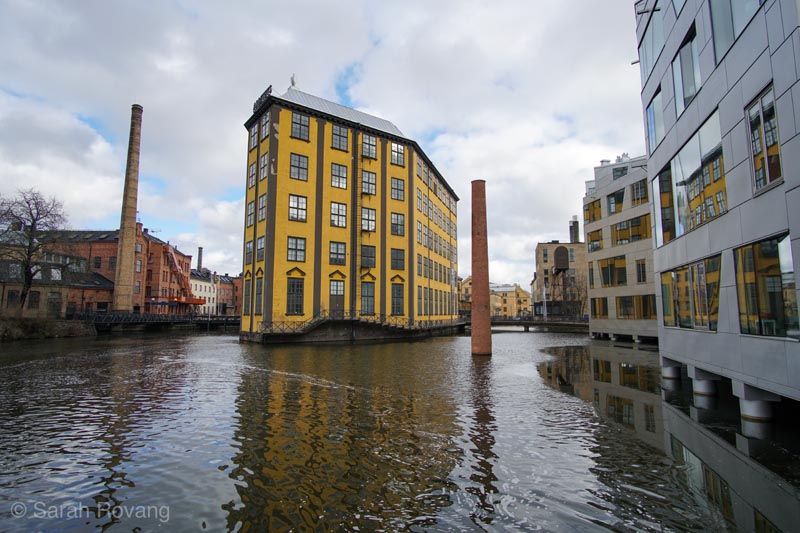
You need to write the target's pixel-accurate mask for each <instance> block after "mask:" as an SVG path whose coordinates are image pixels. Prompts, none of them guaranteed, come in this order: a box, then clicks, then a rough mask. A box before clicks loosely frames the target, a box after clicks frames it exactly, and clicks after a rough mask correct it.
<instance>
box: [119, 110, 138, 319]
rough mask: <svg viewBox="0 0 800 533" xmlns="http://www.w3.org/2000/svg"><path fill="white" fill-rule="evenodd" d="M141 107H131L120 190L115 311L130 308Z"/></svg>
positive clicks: (124, 310)
mask: <svg viewBox="0 0 800 533" xmlns="http://www.w3.org/2000/svg"><path fill="white" fill-rule="evenodd" d="M142 111H143V110H142V106H140V105H139V104H133V106H131V132H130V137H129V138H128V163H127V167H126V169H125V187H124V188H123V190H122V213H121V214H120V222H119V240H118V244H117V271H116V272H115V273H114V300H113V304H112V309H113V311H114V312H117V313H130V312H131V311H133V263H134V260H135V257H136V250H135V248H136V208H137V199H138V194H139V148H140V145H141V140H142Z"/></svg>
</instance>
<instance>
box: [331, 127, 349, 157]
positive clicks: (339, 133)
mask: <svg viewBox="0 0 800 533" xmlns="http://www.w3.org/2000/svg"><path fill="white" fill-rule="evenodd" d="M332 141H333V143H332V144H331V147H332V148H335V149H337V150H344V151H345V152H346V151H347V128H345V127H344V126H337V125H336V124H334V125H333V136H332Z"/></svg>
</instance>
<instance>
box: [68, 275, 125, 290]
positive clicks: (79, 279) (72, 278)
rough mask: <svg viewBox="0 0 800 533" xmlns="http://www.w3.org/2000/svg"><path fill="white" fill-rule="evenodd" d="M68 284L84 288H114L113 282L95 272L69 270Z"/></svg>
mask: <svg viewBox="0 0 800 533" xmlns="http://www.w3.org/2000/svg"><path fill="white" fill-rule="evenodd" d="M69 286H70V287H78V288H86V289H109V290H112V289H113V288H114V282H113V281H111V280H110V279H108V278H107V277H105V276H103V275H101V274H98V273H97V272H70V273H69Z"/></svg>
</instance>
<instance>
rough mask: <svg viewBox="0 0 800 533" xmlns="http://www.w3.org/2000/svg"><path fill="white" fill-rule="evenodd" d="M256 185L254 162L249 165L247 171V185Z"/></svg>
mask: <svg viewBox="0 0 800 533" xmlns="http://www.w3.org/2000/svg"><path fill="white" fill-rule="evenodd" d="M255 185H256V164H255V163H253V164H252V165H250V167H249V168H248V171H247V187H248V188H250V187H255Z"/></svg>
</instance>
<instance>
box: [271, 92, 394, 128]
mask: <svg viewBox="0 0 800 533" xmlns="http://www.w3.org/2000/svg"><path fill="white" fill-rule="evenodd" d="M278 98H280V99H281V100H286V101H287V102H292V103H295V104H298V105H301V106H304V107H308V108H311V109H314V110H316V111H320V112H322V113H325V114H327V115H333V116H335V117H339V118H341V119H344V120H347V121H349V122H355V123H356V124H362V125H364V126H366V127H368V128H372V129H375V130H379V131H382V132H385V133H389V134H390V135H395V136H397V137H403V138H405V135H403V132H402V131H400V129H399V128H398V127H397V126H395V125H394V124H392V123H391V122H389V121H388V120H385V119H382V118H379V117H376V116H374V115H370V114H368V113H364V112H363V111H358V110H356V109H352V108H350V107H347V106H343V105H341V104H337V103H336V102H331V101H330V100H325V99H324V98H320V97H318V96H314V95H312V94H308V93H304V92H303V91H298V90H297V89H295V88H294V87H289V90H287V91H286V92H285V93H284V94H282V95H281V96H279V97H278Z"/></svg>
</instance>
